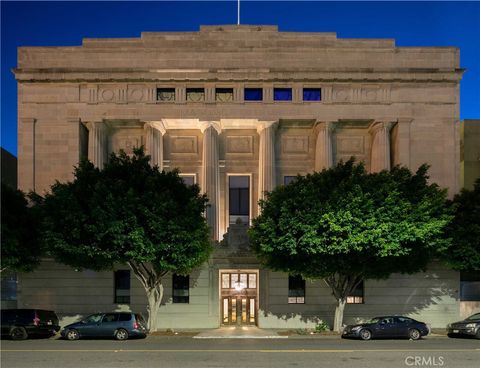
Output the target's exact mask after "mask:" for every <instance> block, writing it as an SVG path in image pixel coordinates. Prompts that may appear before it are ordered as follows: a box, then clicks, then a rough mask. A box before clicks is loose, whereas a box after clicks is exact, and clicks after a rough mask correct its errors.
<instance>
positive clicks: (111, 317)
mask: <svg viewBox="0 0 480 368" xmlns="http://www.w3.org/2000/svg"><path fill="white" fill-rule="evenodd" d="M117 321H118V314H117V313H107V314H105V316H103V320H102V323H105V322H117Z"/></svg>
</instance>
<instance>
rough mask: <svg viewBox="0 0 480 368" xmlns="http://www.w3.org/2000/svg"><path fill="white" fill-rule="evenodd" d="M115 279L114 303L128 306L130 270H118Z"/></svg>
mask: <svg viewBox="0 0 480 368" xmlns="http://www.w3.org/2000/svg"><path fill="white" fill-rule="evenodd" d="M114 277H115V303H116V304H130V270H118V271H115V273H114Z"/></svg>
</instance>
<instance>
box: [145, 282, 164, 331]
mask: <svg viewBox="0 0 480 368" xmlns="http://www.w3.org/2000/svg"><path fill="white" fill-rule="evenodd" d="M147 298H148V329H149V330H150V332H155V331H157V317H158V310H159V309H160V303H161V302H162V298H163V285H162V284H158V285H157V286H156V287H154V288H151V289H149V290H147Z"/></svg>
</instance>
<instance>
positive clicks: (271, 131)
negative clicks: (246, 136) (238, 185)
mask: <svg viewBox="0 0 480 368" xmlns="http://www.w3.org/2000/svg"><path fill="white" fill-rule="evenodd" d="M260 124H261V125H259V126H258V127H257V132H258V134H259V136H260V149H259V154H258V199H263V198H264V196H265V192H270V191H271V190H273V189H274V188H275V176H276V172H275V129H276V127H277V122H275V121H268V122H262V123H260Z"/></svg>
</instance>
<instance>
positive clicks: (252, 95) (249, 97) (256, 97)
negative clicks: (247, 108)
mask: <svg viewBox="0 0 480 368" xmlns="http://www.w3.org/2000/svg"><path fill="white" fill-rule="evenodd" d="M244 99H245V101H262V100H263V89H261V88H245V96H244Z"/></svg>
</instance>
